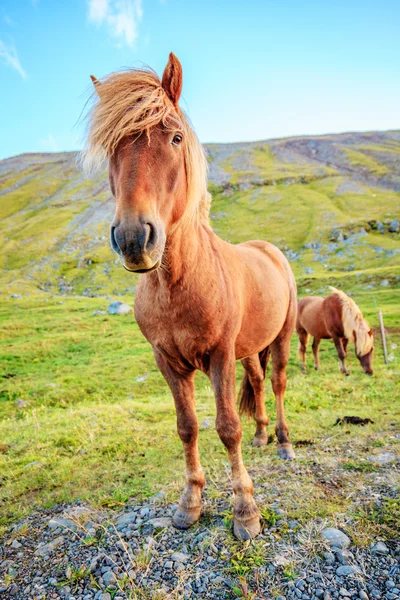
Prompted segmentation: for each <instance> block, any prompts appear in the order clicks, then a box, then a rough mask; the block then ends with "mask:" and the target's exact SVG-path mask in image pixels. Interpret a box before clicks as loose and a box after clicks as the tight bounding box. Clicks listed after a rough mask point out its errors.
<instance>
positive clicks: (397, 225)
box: [388, 219, 400, 233]
mask: <svg viewBox="0 0 400 600" xmlns="http://www.w3.org/2000/svg"><path fill="white" fill-rule="evenodd" d="M388 230H389V231H390V233H399V231H400V222H399V220H398V219H393V221H390V223H389V227H388Z"/></svg>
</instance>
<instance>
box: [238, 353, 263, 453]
mask: <svg viewBox="0 0 400 600" xmlns="http://www.w3.org/2000/svg"><path fill="white" fill-rule="evenodd" d="M242 365H243V367H244V369H245V371H246V374H247V377H248V378H249V383H250V385H251V388H252V390H253V393H254V403H255V412H254V418H255V420H256V424H257V425H256V433H255V436H254V439H253V446H258V447H260V446H266V445H267V444H268V434H267V425H268V416H267V411H266V410H265V401H264V378H265V375H264V370H263V368H262V366H261V363H260V358H259V356H258V354H254V355H253V356H249V357H248V358H244V359H243V360H242Z"/></svg>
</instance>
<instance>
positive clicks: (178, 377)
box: [155, 352, 205, 529]
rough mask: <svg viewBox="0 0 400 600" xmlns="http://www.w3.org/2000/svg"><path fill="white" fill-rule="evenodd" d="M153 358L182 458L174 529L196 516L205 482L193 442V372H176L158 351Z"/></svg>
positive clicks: (194, 412)
mask: <svg viewBox="0 0 400 600" xmlns="http://www.w3.org/2000/svg"><path fill="white" fill-rule="evenodd" d="M155 357H156V361H157V364H158V367H159V369H160V371H161V373H162V374H163V375H164V377H165V379H166V381H167V383H168V385H169V387H170V388H171V392H172V394H173V397H174V401H175V408H176V417H177V428H178V434H179V437H180V438H181V440H182V444H183V449H184V452H185V460H186V488H185V490H184V492H183V494H182V496H181V497H180V499H179V505H178V509H177V510H176V512H175V513H174V516H173V519H172V520H173V523H174V525H175V527H177V528H178V529H187V528H188V527H190V526H191V525H193V523H195V522H196V521H198V520H199V518H200V511H201V491H202V489H203V486H204V483H205V479H204V473H203V470H202V468H201V464H200V455H199V449H198V445H197V438H198V430H199V427H198V423H197V416H196V411H195V395H194V371H192V372H187V373H184V374H182V373H177V372H176V371H175V370H174V369H173V367H172V366H171V365H170V364H169V363H168V361H167V360H166V359H165V358H164V357H163V356H162V355H161V354H159V353H158V352H155Z"/></svg>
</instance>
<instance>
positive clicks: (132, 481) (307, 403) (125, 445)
mask: <svg viewBox="0 0 400 600" xmlns="http://www.w3.org/2000/svg"><path fill="white" fill-rule="evenodd" d="M359 298H360V299H361V302H360V304H361V305H362V306H363V308H364V306H365V313H366V315H367V316H369V317H370V321H371V324H372V325H376V323H377V322H376V312H375V309H374V307H373V304H372V301H371V298H367V297H366V295H360V296H359ZM127 300H128V301H129V298H127ZM364 300H365V302H364ZM380 303H381V305H382V306H383V307H384V313H385V317H386V318H387V321H388V323H391V322H392V319H393V318H394V315H393V314H392V313H391V311H392V310H393V311H394V310H395V309H396V301H395V300H394V299H393V294H392V292H391V291H384V292H383V291H382V292H381V295H380ZM105 304H106V302H105V300H104V299H99V298H79V297H74V298H65V297H64V298H61V297H59V298H57V297H55V298H52V297H48V296H47V295H46V294H44V293H43V294H40V295H33V296H32V297H31V298H28V299H15V300H7V299H3V301H2V306H1V310H0V362H1V365H2V370H1V375H2V376H3V377H2V378H1V379H0V416H1V422H0V439H1V440H2V442H3V444H4V448H3V451H4V453H3V454H0V467H1V473H2V486H1V488H0V515H1V520H2V522H3V523H5V522H7V521H8V520H10V519H12V520H14V519H15V518H17V517H18V516H20V515H22V514H24V513H26V512H27V511H29V510H31V509H32V507H34V506H36V505H44V506H49V505H51V504H53V503H55V502H65V501H71V500H74V499H76V498H82V499H88V500H90V501H92V502H94V503H98V504H106V505H109V506H118V505H119V504H123V503H124V502H125V501H126V500H127V499H128V498H129V496H131V495H134V496H140V497H146V496H149V495H151V494H153V493H154V492H156V491H157V490H158V489H160V488H165V487H166V489H167V490H168V491H169V492H170V494H171V497H173V498H175V499H176V496H177V494H178V492H179V490H180V488H181V486H182V485H183V481H184V461H183V451H182V446H181V443H180V441H179V438H178V436H177V434H176V425H175V411H174V406H173V400H172V397H171V394H170V392H169V390H168V388H167V385H166V383H165V382H164V380H163V378H162V376H161V374H160V373H159V371H158V369H157V368H156V365H155V362H154V359H153V356H152V352H151V349H150V346H149V344H148V343H147V342H146V341H145V340H144V338H143V337H142V335H141V333H140V332H139V330H138V327H137V325H136V323H135V321H134V319H133V318H132V317H130V316H128V317H113V316H109V315H106V316H92V312H93V311H94V310H96V309H99V308H105ZM395 341H397V343H398V341H399V336H398V335H397V334H395V335H392V334H391V338H390V343H391V344H394V342H395ZM296 345H297V342H296V340H295V339H293V344H292V355H291V359H290V364H289V369H288V371H289V381H288V389H287V394H286V407H287V415H288V420H289V423H290V427H291V431H292V438H293V441H294V442H296V440H302V439H310V438H312V439H313V440H315V445H316V446H317V447H318V444H319V443H320V442H321V440H323V439H324V438H325V437H329V436H331V435H335V436H336V437H337V438H338V440H344V441H345V440H346V437H347V434H346V432H345V428H343V429H342V428H337V429H332V426H333V423H335V421H336V418H337V417H338V416H343V414H348V413H350V414H352V413H353V414H357V415H360V416H369V417H371V416H372V418H373V420H374V421H375V423H374V425H370V426H368V427H366V428H363V429H362V430H357V431H355V432H354V435H356V436H357V437H360V436H361V438H362V439H363V438H365V437H366V436H368V435H371V434H372V433H373V432H379V431H380V430H381V429H383V430H384V429H385V427H386V424H387V422H388V421H392V420H398V419H399V389H398V358H397V359H396V360H395V362H392V363H391V364H390V365H389V366H387V367H386V366H384V365H383V364H382V354H381V350H380V344H379V341H378V340H377V344H376V346H377V356H376V358H375V365H374V368H375V372H376V375H375V376H374V377H373V378H368V377H366V376H365V375H364V374H363V373H362V372H361V369H360V367H359V365H358V363H357V361H356V359H355V357H354V355H352V356H351V357H350V359H349V362H350V368H351V372H352V375H351V377H349V378H343V377H341V376H340V375H339V373H338V370H337V359H336V357H335V354H334V351H333V345H332V344H331V343H329V342H325V343H323V344H322V349H321V363H322V371H321V373H316V372H314V371H313V370H311V368H310V371H309V373H308V374H307V375H306V376H303V375H302V374H301V373H300V371H299V368H298V365H297V361H296V357H295V352H296ZM310 363H311V357H309V364H310ZM310 367H311V364H310ZM143 376H144V377H145V378H146V379H145V380H144V381H141V380H140V379H141V378H142V377H143ZM240 376H241V371H240V369H239V368H238V383H239V380H240ZM388 398H390V402H387V400H386V399H388ZM21 401H22V402H21ZM266 401H267V408H268V411H269V413H270V414H271V415H272V419H273V415H274V412H275V409H274V403H273V399H272V394H271V390H270V386H269V385H267V392H266ZM197 410H198V416H199V420H200V422H202V421H203V420H204V419H206V418H208V417H211V418H213V417H214V416H215V406H214V399H213V396H212V393H211V388H210V385H209V382H208V380H207V379H206V377H205V376H203V375H201V374H199V376H198V377H197ZM243 425H244V439H243V447H244V454H245V460H246V464H248V465H249V466H251V465H252V464H253V465H254V463H255V464H260V461H264V460H265V459H267V460H272V461H275V448H274V444H272V445H271V446H270V447H268V448H267V449H266V450H265V452H264V453H260V452H259V451H258V450H256V449H254V448H252V447H251V446H250V442H251V439H252V435H253V433H254V424H253V423H252V422H251V421H248V420H244V421H243ZM200 449H201V452H202V456H203V464H204V467H205V470H206V473H207V472H208V471H209V472H211V473H212V474H213V476H216V477H217V479H218V478H219V477H221V476H222V472H223V466H224V465H225V464H226V462H227V457H226V453H225V450H224V449H223V446H222V444H221V442H220V441H219V439H218V436H217V434H216V432H215V430H214V428H210V429H206V430H201V431H200ZM349 464H352V463H348V465H349ZM345 468H349V467H348V466H347V467H345ZM258 483H259V482H258ZM304 500H305V503H303V502H300V503H299V504H298V506H297V508H296V509H295V510H292V509H291V510H292V513H293V514H292V516H293V518H300V519H301V518H303V517H304V518H306V517H307V515H310V514H313V513H314V514H316V515H320V516H324V515H326V514H327V511H328V512H329V507H331V505H330V504H329V503H328V504H327V503H326V501H324V496H323V495H320V496H319V495H318V494H314V495H313V496H312V497H310V498H308V496H307V495H305V496H304ZM332 502H333V503H334V504H335V502H336V501H335V499H334V498H333V500H332ZM327 507H328V508H327ZM266 510H267V509H266ZM268 514H269V513H268ZM265 515H267V512H266V513H265ZM267 516H268V515H267ZM267 516H266V518H267ZM269 516H271V515H270V514H269Z"/></svg>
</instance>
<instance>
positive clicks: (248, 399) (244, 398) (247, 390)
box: [239, 346, 271, 417]
mask: <svg viewBox="0 0 400 600" xmlns="http://www.w3.org/2000/svg"><path fill="white" fill-rule="evenodd" d="M270 353H271V351H270V349H269V346H267V347H266V348H264V350H261V352H259V353H258V357H259V359H260V365H261V368H262V370H263V375H264V379H265V371H266V369H267V366H268V359H269V355H270ZM239 412H240V414H241V415H248V416H249V417H254V416H255V414H256V397H255V395H254V390H253V387H252V385H251V383H250V379H249V376H248V374H247V372H246V371H245V372H244V375H243V379H242V385H241V386H240V392H239Z"/></svg>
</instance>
